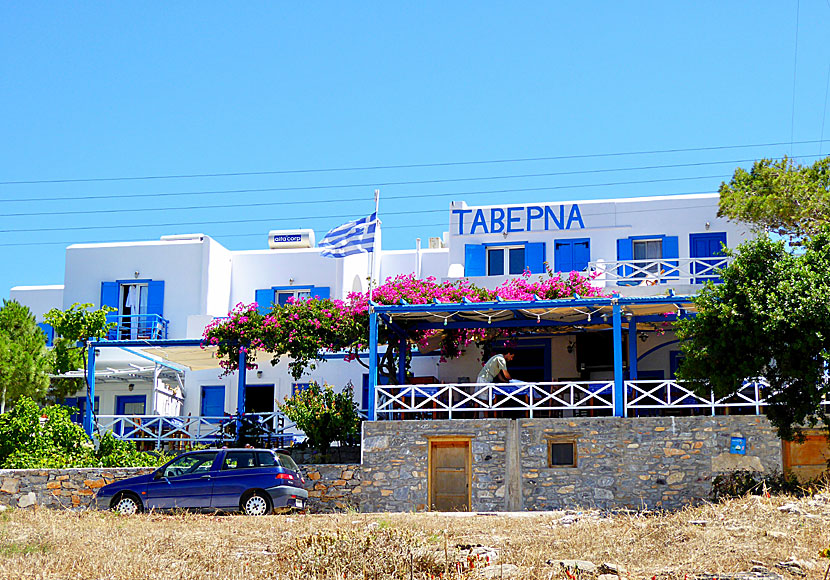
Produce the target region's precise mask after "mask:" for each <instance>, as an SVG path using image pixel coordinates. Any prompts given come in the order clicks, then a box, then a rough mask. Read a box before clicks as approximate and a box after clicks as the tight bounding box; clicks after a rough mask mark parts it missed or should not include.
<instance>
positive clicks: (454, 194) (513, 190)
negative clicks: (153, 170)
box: [0, 175, 724, 231]
mask: <svg viewBox="0 0 830 580" xmlns="http://www.w3.org/2000/svg"><path fill="white" fill-rule="evenodd" d="M723 177H724V176H723V175H702V176H699V177H671V178H664V179H642V180H636V181H612V182H607V183H583V184H579V185H552V186H547V187H521V188H510V189H490V190H487V191H464V192H452V193H424V194H413V195H385V196H384V198H383V199H384V200H387V201H388V200H395V199H419V198H437V197H457V198H461V197H467V196H475V195H488V194H494V193H521V192H528V191H553V190H558V189H581V188H586V187H609V186H617V185H642V184H646V183H665V182H671V181H693V180H697V179H722V178H723ZM666 195H670V194H666ZM674 195H676V194H674ZM362 201H366V197H365V196H364V197H351V198H339V199H322V200H311V201H268V202H256V203H247V202H246V203H245V207H246V208H250V207H270V206H286V205H319V204H321V203H352V202H362ZM237 207H239V204H238V203H234V204H220V205H188V206H177V207H165V208H158V207H147V208H122V209H88V210H67V211H43V212H24V213H7V214H3V217H33V216H57V215H86V214H116V213H128V214H129V213H137V212H148V211H157V212H161V211H185V210H188V211H189V210H200V209H233V208H237ZM0 231H2V230H0ZM14 231H26V230H14Z"/></svg>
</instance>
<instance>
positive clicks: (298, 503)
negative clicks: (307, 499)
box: [294, 499, 303, 508]
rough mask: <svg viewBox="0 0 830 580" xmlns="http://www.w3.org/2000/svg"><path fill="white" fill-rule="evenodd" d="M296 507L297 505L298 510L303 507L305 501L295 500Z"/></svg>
mask: <svg viewBox="0 0 830 580" xmlns="http://www.w3.org/2000/svg"><path fill="white" fill-rule="evenodd" d="M294 505H296V506H297V507H298V508H301V507H303V500H301V499H298V500H295V501H294Z"/></svg>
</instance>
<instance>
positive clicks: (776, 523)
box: [0, 496, 830, 580]
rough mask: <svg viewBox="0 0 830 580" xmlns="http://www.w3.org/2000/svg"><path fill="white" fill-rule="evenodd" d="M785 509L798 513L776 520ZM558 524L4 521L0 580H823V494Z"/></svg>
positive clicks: (21, 513)
mask: <svg viewBox="0 0 830 580" xmlns="http://www.w3.org/2000/svg"><path fill="white" fill-rule="evenodd" d="M789 502H795V503H796V504H797V505H798V506H799V509H800V511H801V513H785V512H782V511H780V510H779V509H778V507H780V506H782V505H784V504H785V503H789ZM564 515H565V514H564V513H562V512H557V513H545V514H519V515H513V516H508V515H479V516H472V515H470V516H456V515H446V514H372V515H365V514H352V513H346V514H337V515H291V516H284V515H283V516H272V517H266V518H248V517H243V516H206V515H195V514H178V515H157V514H143V515H139V516H135V517H120V516H117V515H115V514H112V513H102V512H84V513H75V512H57V511H50V510H44V509H41V510H37V511H33V510H15V511H10V512H5V513H3V514H0V578H114V579H121V578H147V579H155V578H159V579H161V578H164V579H170V578H181V579H189V578H223V579H224V578H285V579H291V580H293V579H298V580H299V579H300V578H303V579H308V578H323V579H324V578H331V579H334V578H339V579H343V578H346V579H363V578H378V579H380V578H403V579H408V578H420V579H424V578H431V577H432V576H435V577H436V578H437V577H439V575H440V574H442V573H444V572H445V570H446V569H447V567H448V566H449V568H450V569H451V570H453V572H451V573H450V574H449V575H447V574H444V578H456V577H459V578H468V577H469V578H474V577H477V576H478V574H479V573H480V567H476V569H475V570H472V571H469V570H468V571H466V572H464V573H462V574H460V575H459V574H457V573H456V572H454V570H455V565H454V562H455V561H456V560H465V561H466V556H467V554H468V553H469V551H468V549H469V548H468V546H469V545H477V544H482V545H484V546H489V547H493V548H495V549H496V550H497V551H498V554H499V557H498V560H497V561H496V563H495V565H494V569H493V571H496V570H498V569H499V563H504V564H513V565H517V566H519V573H518V575H517V576H516V577H519V578H546V579H550V578H557V579H562V580H569V576H568V575H566V573H565V571H564V570H563V568H562V567H561V566H559V565H558V563H557V562H558V560H561V559H582V560H590V561H592V562H595V563H597V564H600V563H603V562H612V563H616V564H619V565H622V566H623V567H624V568H625V569H626V570H627V571H628V573H627V574H626V575H627V576H628V577H629V578H630V579H634V578H646V579H651V578H652V577H654V576H656V577H657V578H658V579H661V580H662V579H669V578H671V579H679V580H683V579H684V578H686V577H687V575H688V578H691V577H692V576H693V575H694V574H697V573H704V572H709V573H733V572H739V571H747V570H749V569H750V568H752V566H753V565H756V564H764V565H766V566H767V567H769V568H770V569H773V570H775V571H777V572H779V573H781V574H782V575H783V576H784V578H785V579H790V578H798V579H799V580H801V578H806V579H808V580H809V579H812V578H816V579H820V578H822V577H823V575H824V570H825V566H826V563H827V561H826V560H822V559H820V558H819V557H818V551H819V550H820V549H822V548H826V547H827V546H828V544H830V496H818V498H816V499H804V500H792V499H791V498H771V499H761V498H757V497H751V498H744V499H740V500H733V501H729V502H726V503H723V504H718V505H704V506H701V507H697V508H689V509H685V510H683V511H680V512H676V513H672V514H664V515H651V516H643V515H616V516H612V517H599V516H598V515H596V514H594V515H592V514H590V513H585V514H578V515H577V518H578V519H577V521H576V522H575V523H573V524H571V525H563V523H562V522H563V516H564ZM567 519H568V518H566V520H565V521H567ZM569 519H574V518H572V517H571V518H569ZM791 558H795V559H798V560H805V561H806V563H805V564H804V566H805V572H806V576H801V575H793V574H792V573H791V572H789V571H785V570H782V569H780V568H775V567H774V566H775V564H776V563H778V562H781V561H784V560H788V559H791ZM548 561H554V563H553V565H552V564H549V563H547V562H548ZM811 566H812V567H811ZM495 577H496V578H498V577H499V574H498V573H497V574H496V576H495ZM582 578H584V579H585V580H588V579H590V578H592V575H590V574H583V575H582Z"/></svg>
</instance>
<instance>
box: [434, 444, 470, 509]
mask: <svg viewBox="0 0 830 580" xmlns="http://www.w3.org/2000/svg"><path fill="white" fill-rule="evenodd" d="M470 463H471V457H470V440H469V439H466V440H448V441H441V440H435V441H430V446H429V465H430V473H429V475H430V477H429V505H430V508H431V509H433V510H437V511H442V512H450V511H470V471H471V470H470Z"/></svg>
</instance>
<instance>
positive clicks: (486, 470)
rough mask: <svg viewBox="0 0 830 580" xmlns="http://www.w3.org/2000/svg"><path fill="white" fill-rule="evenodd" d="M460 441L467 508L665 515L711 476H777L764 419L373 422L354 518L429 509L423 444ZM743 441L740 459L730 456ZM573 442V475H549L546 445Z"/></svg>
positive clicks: (366, 427) (567, 471) (693, 496)
mask: <svg viewBox="0 0 830 580" xmlns="http://www.w3.org/2000/svg"><path fill="white" fill-rule="evenodd" d="M451 436H459V437H468V438H469V439H470V444H471V448H472V466H471V470H472V473H471V486H472V489H471V493H470V496H471V503H472V505H471V509H473V510H475V511H506V510H511V511H513V510H547V509H560V508H568V507H577V506H583V507H599V508H604V509H611V508H624V507H625V508H634V509H642V508H666V509H674V508H678V507H681V506H683V505H685V504H687V503H691V502H694V501H697V500H699V499H702V498H705V497H707V496H708V495H709V492H710V490H711V479H712V478H713V477H714V475H716V474H717V473H722V472H726V471H732V470H735V469H751V470H755V471H764V472H768V471H774V470H780V469H781V443H780V440H779V439H778V438H777V436H776V434H775V431H774V429H773V428H772V427H771V426H770V424H769V422H768V421H767V419H766V418H764V417H756V416H716V417H649V418H615V417H603V418H593V417H590V418H589V417H585V418H571V419H519V420H510V419H487V420H484V419H478V420H452V421H381V422H372V423H368V422H367V423H364V424H363V463H362V472H363V473H362V478H363V483H362V485H361V486H360V487H361V488H362V492H361V494H360V495H361V510H363V511H411V510H423V509H427V505H428V503H429V495H428V494H429V490H428V483H427V482H428V473H427V471H428V469H429V467H428V464H429V458H428V453H429V441H430V439H432V438H441V437H451ZM733 436H734V437H743V438H746V455H736V454H732V453H730V440H731V437H733ZM549 440H554V441H569V440H570V441H575V443H576V466H575V467H549V465H548V442H549Z"/></svg>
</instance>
